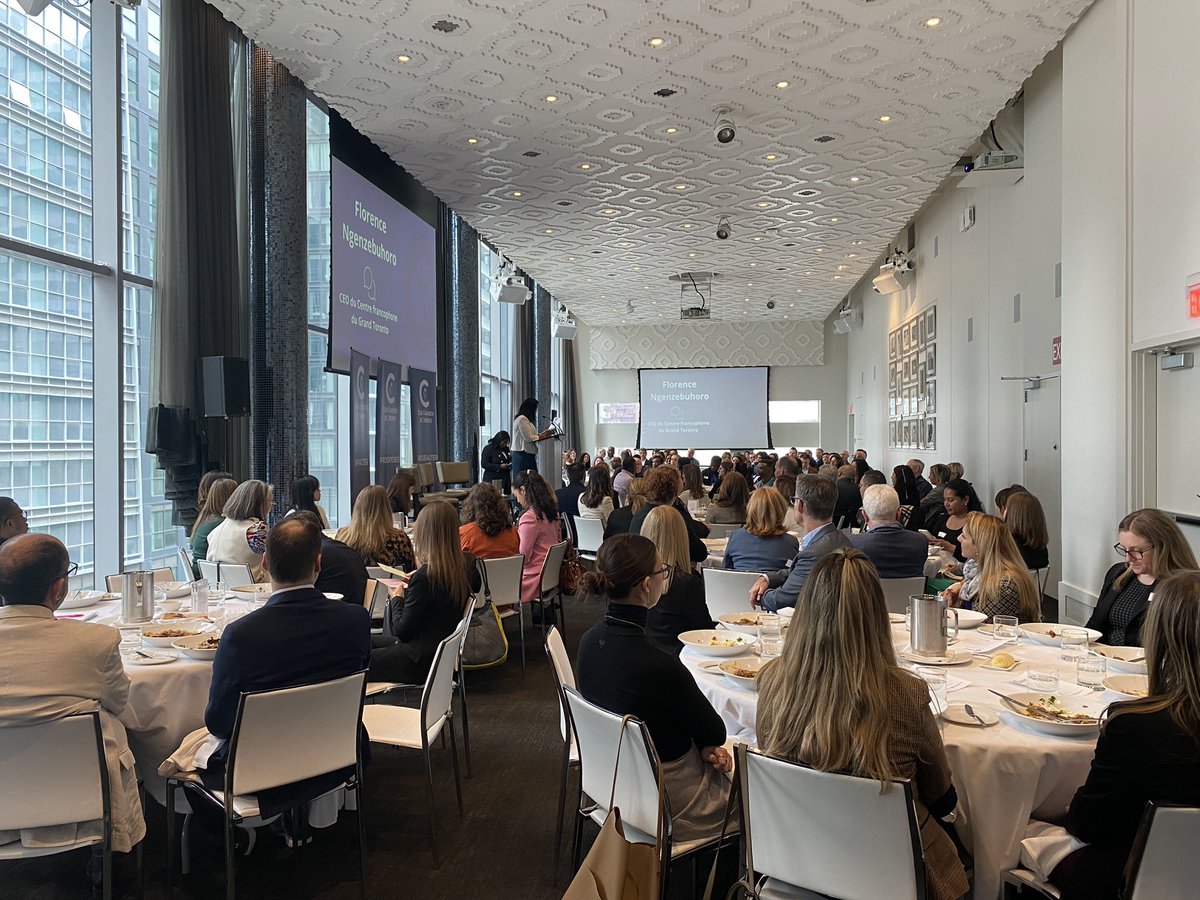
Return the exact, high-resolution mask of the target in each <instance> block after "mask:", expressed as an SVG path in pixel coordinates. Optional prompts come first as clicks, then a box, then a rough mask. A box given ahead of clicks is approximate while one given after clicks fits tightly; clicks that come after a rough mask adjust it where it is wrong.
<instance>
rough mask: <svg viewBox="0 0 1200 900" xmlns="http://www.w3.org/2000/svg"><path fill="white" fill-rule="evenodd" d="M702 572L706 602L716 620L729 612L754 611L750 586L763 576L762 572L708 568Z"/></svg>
mask: <svg viewBox="0 0 1200 900" xmlns="http://www.w3.org/2000/svg"><path fill="white" fill-rule="evenodd" d="M700 572H701V577H702V578H703V579H704V602H705V603H706V604H708V611H709V612H710V613H711V614H712V617H713V619H714V620H715V619H717V618H719V617H720V616H723V615H726V614H727V613H748V612H752V611H753V608H752V607H751V606H750V588H752V587H753V586H754V582H756V581H758V579H759V578H761V577H762V575H761V574H760V573H758V572H735V571H733V570H732V569H707V568H706V569H701V570H700Z"/></svg>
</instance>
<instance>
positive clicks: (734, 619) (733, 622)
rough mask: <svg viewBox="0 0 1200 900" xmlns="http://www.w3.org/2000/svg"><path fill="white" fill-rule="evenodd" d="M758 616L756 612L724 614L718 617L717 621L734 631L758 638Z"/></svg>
mask: <svg viewBox="0 0 1200 900" xmlns="http://www.w3.org/2000/svg"><path fill="white" fill-rule="evenodd" d="M758 616H759V614H758V613H756V612H740V613H724V614H723V615H720V616H717V621H718V622H720V623H721V624H722V625H724V626H725V627H726V628H729V629H731V630H733V631H740V632H741V633H742V634H750V635H753V636H754V637H758Z"/></svg>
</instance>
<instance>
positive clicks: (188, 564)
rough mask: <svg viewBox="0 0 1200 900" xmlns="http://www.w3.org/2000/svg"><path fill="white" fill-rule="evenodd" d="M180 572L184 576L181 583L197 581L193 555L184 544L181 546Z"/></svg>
mask: <svg viewBox="0 0 1200 900" xmlns="http://www.w3.org/2000/svg"><path fill="white" fill-rule="evenodd" d="M179 571H180V573H181V574H182V575H183V577H182V578H181V579H180V580H181V581H195V580H196V567H195V565H193V563H192V553H191V551H190V550H188V548H187V547H186V546H184V545H183V544H180V545H179Z"/></svg>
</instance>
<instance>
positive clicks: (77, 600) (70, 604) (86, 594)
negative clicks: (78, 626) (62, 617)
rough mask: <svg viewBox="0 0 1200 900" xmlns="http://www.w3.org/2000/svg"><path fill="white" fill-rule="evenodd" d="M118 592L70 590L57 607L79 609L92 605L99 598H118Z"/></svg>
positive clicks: (99, 599) (119, 597)
mask: <svg viewBox="0 0 1200 900" xmlns="http://www.w3.org/2000/svg"><path fill="white" fill-rule="evenodd" d="M120 599H121V595H120V594H110V593H108V592H107V591H71V592H70V593H68V594H67V599H65V600H64V601H63V602H62V603H60V604H58V608H59V609H81V608H82V607H84V606H93V605H95V604H97V603H99V602H100V601H101V600H120Z"/></svg>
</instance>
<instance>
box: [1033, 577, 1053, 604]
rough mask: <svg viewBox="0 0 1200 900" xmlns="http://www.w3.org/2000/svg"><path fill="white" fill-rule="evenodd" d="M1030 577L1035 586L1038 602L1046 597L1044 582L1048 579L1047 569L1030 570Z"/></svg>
mask: <svg viewBox="0 0 1200 900" xmlns="http://www.w3.org/2000/svg"><path fill="white" fill-rule="evenodd" d="M1029 574H1030V576H1031V577H1032V578H1033V583H1034V584H1036V585H1037V589H1038V602H1039V603H1040V602H1041V599H1042V598H1043V597H1045V596H1046V582H1047V581H1048V580H1049V579H1050V570H1049V569H1030V570H1029Z"/></svg>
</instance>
